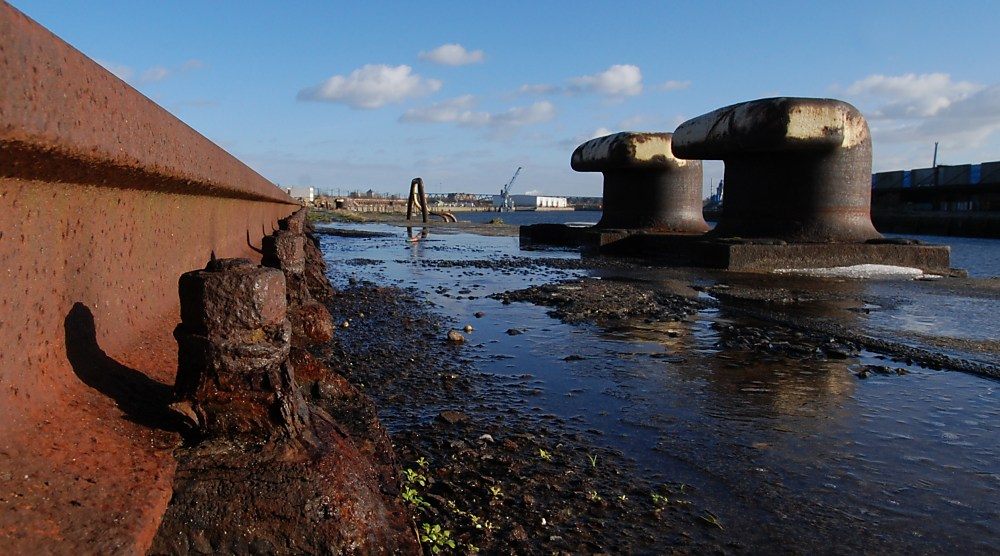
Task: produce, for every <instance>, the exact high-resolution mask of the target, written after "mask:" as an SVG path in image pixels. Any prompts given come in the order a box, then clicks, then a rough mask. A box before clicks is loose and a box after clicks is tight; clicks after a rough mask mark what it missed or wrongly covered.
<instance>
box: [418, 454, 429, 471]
mask: <svg viewBox="0 0 1000 556" xmlns="http://www.w3.org/2000/svg"><path fill="white" fill-rule="evenodd" d="M417 465H419V466H420V468H421V469H427V458H425V457H422V456H421V457H419V458H417Z"/></svg>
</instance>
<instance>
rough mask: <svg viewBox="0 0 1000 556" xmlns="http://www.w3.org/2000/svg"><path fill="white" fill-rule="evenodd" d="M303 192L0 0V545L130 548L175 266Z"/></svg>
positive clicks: (232, 245) (154, 469)
mask: <svg viewBox="0 0 1000 556" xmlns="http://www.w3.org/2000/svg"><path fill="white" fill-rule="evenodd" d="M297 208H298V205H297V204H296V203H295V202H294V201H293V200H292V199H291V198H290V197H288V196H287V195H286V194H285V193H284V192H282V191H281V190H280V189H279V188H277V187H276V186H274V185H273V184H272V183H270V182H268V181H267V180H266V179H264V178H263V177H261V176H260V175H258V174H257V173H256V172H254V171H253V170H251V169H250V168H249V167H247V166H246V165H244V164H243V163H241V162H240V161H238V160H236V159H235V158H233V157H232V156H231V155H229V154H228V153H226V152H225V151H224V150H222V149H221V148H220V147H218V146H217V145H215V144H214V143H212V142H211V141H209V140H208V139H206V138H205V137H203V136H202V135H200V134H199V133H197V132H196V131H194V130H193V129H191V128H190V127H188V126H187V125H185V124H184V123H183V122H181V121H180V120H178V119H177V118H175V117H173V116H172V115H170V114H169V113H168V112H167V111H166V110H164V109H163V108H161V107H159V106H157V105H156V104H155V103H153V102H152V101H151V100H149V99H148V98H146V97H144V96H143V95H142V94H140V93H138V92H137V91H135V90H134V89H133V88H131V87H130V86H129V85H127V84H126V83H124V82H123V81H121V80H119V79H118V78H117V77H115V76H114V75H112V74H111V73H110V72H108V71H106V70H105V69H103V68H101V67H100V66H99V65H98V64H96V63H95V62H93V61H92V60H90V59H88V58H87V57H86V56H84V55H83V54H81V53H80V52H78V51H77V50H75V49H74V48H73V47H71V46H69V45H68V44H66V43H65V42H63V41H62V40H60V39H59V38H58V37H56V36H54V35H53V34H51V33H50V32H49V31H47V30H46V29H44V28H42V27H41V26H40V25H38V24H37V23H35V22H34V21H32V20H30V19H29V18H27V17H26V16H25V15H24V14H22V13H20V12H19V11H17V10H16V9H14V8H13V7H11V6H10V5H8V4H6V3H3V2H2V1H0V277H2V280H3V286H2V288H0V492H2V493H3V494H2V495H0V553H8V554H12V553H28V552H39V551H41V552H76V551H77V549H78V548H80V547H87V551H88V552H102V553H103V552H109V553H122V552H124V553H136V552H143V551H145V549H146V548H147V547H148V546H149V542H150V541H151V539H152V535H153V534H154V533H155V530H156V527H157V525H158V523H159V519H160V516H161V515H162V512H163V510H164V508H165V507H166V504H167V502H168V500H169V496H170V480H171V474H172V470H173V459H172V457H171V456H170V453H169V449H170V447H171V445H172V444H173V443H175V442H176V439H177V435H176V433H175V432H174V431H173V430H172V429H171V425H170V423H169V420H168V419H166V417H165V416H163V415H157V414H156V413H155V412H150V411H148V408H146V407H144V404H145V403H146V402H148V401H149V400H158V399H160V398H162V397H164V396H168V395H169V391H170V389H169V386H170V385H171V384H172V383H173V378H174V372H175V370H176V368H177V354H176V343H175V342H174V339H173V337H172V335H171V332H172V330H173V328H174V325H175V324H176V323H177V322H179V320H180V319H179V313H178V300H177V280H178V277H179V276H180V275H181V274H182V273H184V272H186V271H188V270H191V269H192V268H199V267H202V266H204V265H205V263H206V262H207V261H208V260H209V259H210V258H212V257H213V256H216V257H220V258H221V257H247V258H251V259H254V260H259V259H260V254H259V249H260V245H261V238H262V237H263V236H264V235H267V234H269V233H271V231H272V230H274V229H276V227H277V221H278V219H280V218H283V217H285V216H288V215H289V214H291V213H292V212H294V211H295V210H296V209H297Z"/></svg>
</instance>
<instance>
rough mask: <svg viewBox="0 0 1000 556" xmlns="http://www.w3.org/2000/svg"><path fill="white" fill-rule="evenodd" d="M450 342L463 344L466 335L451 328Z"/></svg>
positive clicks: (449, 333) (449, 332)
mask: <svg viewBox="0 0 1000 556" xmlns="http://www.w3.org/2000/svg"><path fill="white" fill-rule="evenodd" d="M448 342H449V343H452V344H461V343H463V342H465V336H462V334H461V333H460V332H459V331H458V330H449V331H448Z"/></svg>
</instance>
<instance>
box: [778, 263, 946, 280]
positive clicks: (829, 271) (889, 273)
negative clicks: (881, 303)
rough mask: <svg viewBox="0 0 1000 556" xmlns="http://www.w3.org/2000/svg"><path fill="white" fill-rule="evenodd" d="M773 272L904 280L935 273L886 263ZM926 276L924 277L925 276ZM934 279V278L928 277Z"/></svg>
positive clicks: (790, 269)
mask: <svg viewBox="0 0 1000 556" xmlns="http://www.w3.org/2000/svg"><path fill="white" fill-rule="evenodd" d="M774 273H775V274H791V275H795V276H815V277H819V278H856V279H859V280H864V279H870V278H902V279H906V280H912V279H927V278H929V277H931V276H935V277H937V278H940V276H937V275H935V274H924V271H923V270H920V269H919V268H913V267H909V266H892V265H886V264H856V265H853V266H835V267H829V268H778V269H775V270H774ZM925 277H926V278H925ZM929 279H932V280H933V279H934V278H929Z"/></svg>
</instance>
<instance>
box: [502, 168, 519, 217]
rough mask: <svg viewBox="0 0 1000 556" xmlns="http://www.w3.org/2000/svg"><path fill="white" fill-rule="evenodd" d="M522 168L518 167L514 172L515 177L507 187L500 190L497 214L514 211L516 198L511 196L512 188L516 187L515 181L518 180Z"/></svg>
mask: <svg viewBox="0 0 1000 556" xmlns="http://www.w3.org/2000/svg"><path fill="white" fill-rule="evenodd" d="M521 169H522V168H521V167H520V166H518V167H517V170H515V171H514V177H512V178H510V181H509V182H507V185H505V186H503V189H501V190H500V206H499V207H497V212H509V211H512V210H514V198H513V197H511V195H510V186H512V185H514V180H516V179H517V175H518V174H520V173H521Z"/></svg>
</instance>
